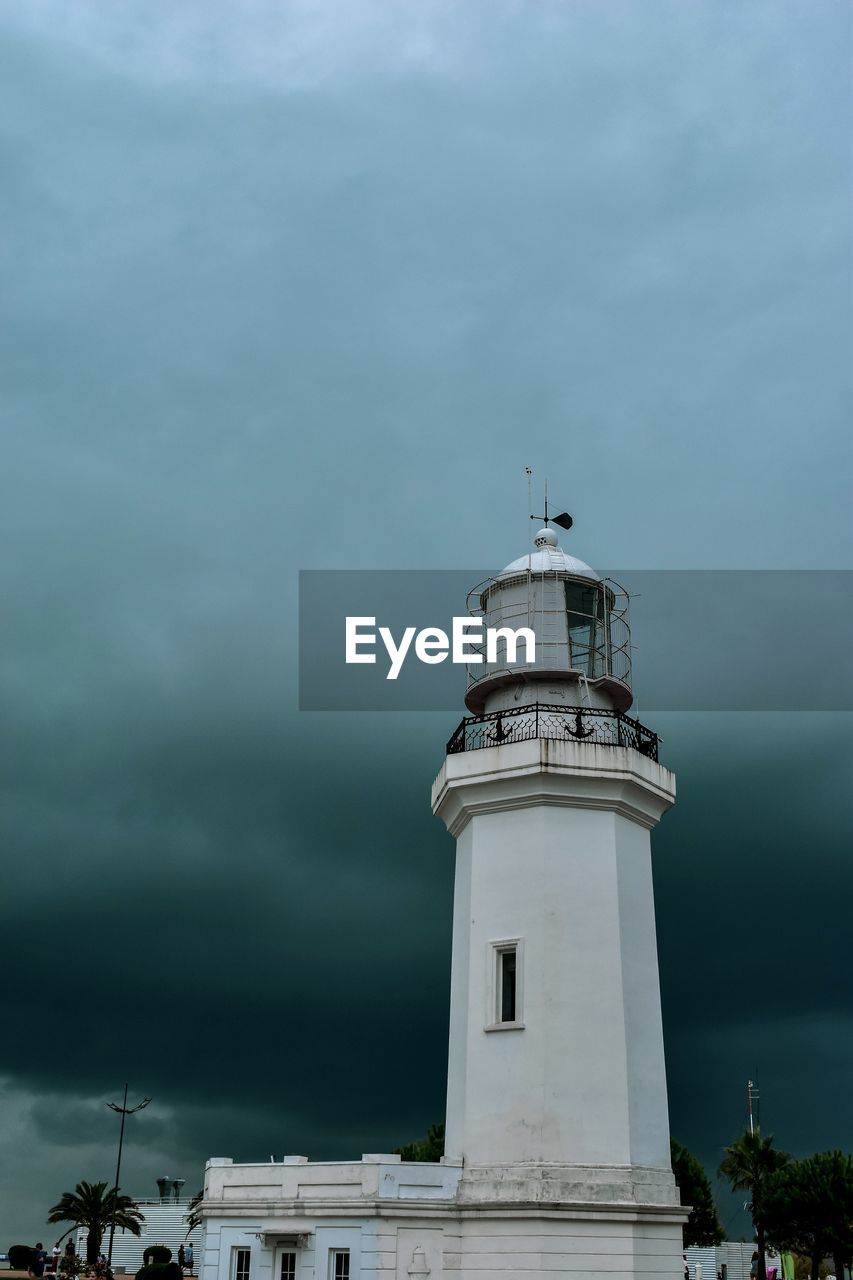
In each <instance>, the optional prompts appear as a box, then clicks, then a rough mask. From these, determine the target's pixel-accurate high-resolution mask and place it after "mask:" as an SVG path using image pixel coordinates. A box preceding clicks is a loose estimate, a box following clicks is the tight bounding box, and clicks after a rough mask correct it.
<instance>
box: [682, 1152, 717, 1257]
mask: <svg viewBox="0 0 853 1280" xmlns="http://www.w3.org/2000/svg"><path fill="white" fill-rule="evenodd" d="M669 1148H670V1153H671V1155H672V1172H673V1173H674V1174H675V1181H676V1182H677V1183H678V1190H679V1193H680V1195H681V1203H682V1204H689V1205H692V1206H693V1207H692V1209H691V1210H690V1217H689V1218H688V1219H687V1221H686V1222H685V1224H684V1247H685V1249H687V1248H689V1247H690V1245H694V1244H699V1245H709V1244H722V1242H723V1228H722V1226H721V1225H720V1219H719V1217H718V1216H717V1206H716V1204H715V1203H714V1193H713V1191H712V1190H711V1183H710V1181H709V1179H708V1175H707V1173H706V1172H705V1170H704V1169H703V1168H702V1166H701V1164H700V1163H699V1161H698V1160H697V1159H696V1157H695V1156H694V1155H692V1154H691V1153H690V1152H689V1151H688V1150H687V1148H686V1147H684V1146H682V1145H681V1143H680V1142H676V1141H675V1139H674V1138H671V1139H670V1143H669Z"/></svg>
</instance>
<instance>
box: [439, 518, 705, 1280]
mask: <svg viewBox="0 0 853 1280" xmlns="http://www.w3.org/2000/svg"><path fill="white" fill-rule="evenodd" d="M565 519H566V521H567V523H569V524H571V521H570V519H569V518H568V517H566V518H565ZM534 545H535V550H534V551H533V552H532V553H531V554H529V555H526V556H523V557H522V558H521V559H519V560H515V561H513V563H512V564H510V565H508V566H507V567H506V569H505V570H504V571H503V572H502V573H500V574H499V575H498V576H497V577H496V578H494V579H492V580H490V581H489V582H488V583H486V584H484V585H483V586H482V587H481V588H480V589H479V590H478V591H476V592H475V593H473V611H474V612H477V613H480V614H482V615H483V616H484V620H485V622H486V624H487V625H488V626H489V627H496V626H497V627H500V626H504V627H508V628H511V629H515V628H518V627H519V626H522V625H526V626H530V627H532V629H533V630H534V632H535V635H536V640H537V644H536V654H535V660H534V661H533V662H531V663H529V664H527V665H522V666H518V665H510V664H508V663H507V662H506V661H505V659H504V658H502V656H501V654H500V653H499V654H498V660H497V661H496V662H492V663H491V664H489V663H486V662H485V661H482V662H480V663H478V664H472V666H471V669H470V683H469V688H468V693H467V697H466V702H467V705H468V708H469V709H470V710H472V711H473V712H474V713H475V714H474V715H472V716H471V717H469V718H467V719H465V720H463V722H462V724H461V725H460V726H459V728H458V730H457V731H456V733H455V734H454V735H453V737H452V738H451V740H450V742H449V743H448V748H447V757H446V759H445V762H444V765H443V767H442V769H441V772H440V773H439V775H438V778H437V779H436V781H435V783H434V786H433V810H434V812H435V813H436V814H438V815H439V816H440V817H441V818H442V819H443V821H444V822H445V824H446V826H447V828H448V830H449V831H450V833H451V834H452V835H453V836H454V837H455V838H456V881H455V896H454V922H453V963H452V986H451V1011H450V1050H449V1063H448V1083H447V1122H446V1148H445V1155H446V1158H448V1159H450V1160H454V1159H455V1160H458V1161H461V1162H462V1175H461V1179H460V1184H459V1188H458V1193H457V1195H458V1199H459V1201H460V1202H462V1203H465V1204H467V1205H470V1206H471V1208H472V1209H473V1208H474V1206H475V1205H476V1206H480V1207H482V1208H483V1209H484V1210H485V1209H487V1208H488V1209H489V1211H490V1214H491V1215H492V1218H493V1215H494V1213H495V1211H501V1212H502V1213H503V1214H504V1215H505V1229H504V1232H503V1233H499V1235H500V1238H501V1246H502V1248H503V1250H504V1251H505V1252H506V1251H509V1252H514V1253H515V1256H516V1266H515V1269H516V1270H517V1272H518V1274H525V1275H528V1274H531V1275H532V1274H537V1275H538V1274H540V1273H542V1274H544V1273H545V1271H547V1270H548V1269H549V1268H548V1263H547V1259H548V1257H551V1258H552V1259H553V1258H556V1257H557V1256H561V1257H562V1258H563V1261H564V1265H565V1266H566V1268H567V1269H569V1270H571V1271H572V1274H574V1272H575V1270H577V1269H578V1268H580V1271H581V1272H582V1273H583V1274H599V1273H600V1272H604V1271H606V1272H607V1274H609V1275H611V1276H613V1275H620V1276H629V1275H635V1274H636V1275H638V1274H641V1273H642V1274H647V1275H654V1276H673V1277H675V1276H680V1275H681V1271H682V1263H681V1222H682V1221H683V1213H684V1211H683V1210H681V1209H680V1208H679V1207H678V1206H679V1199H678V1193H677V1190H676V1187H675V1183H674V1179H673V1176H672V1172H671V1166H670V1152H669V1124H668V1115H667V1097H666V1077H665V1067H664V1052H663V1034H662V1027H661V1009H660V990H659V981H658V966H657V949H656V940H655V918H654V901H653V893H652V871H651V849H650V839H649V837H650V832H651V830H652V828H653V827H654V826H655V825H656V824H657V822H658V821H659V819H660V818H661V816H662V814H663V813H664V812H665V811H666V810H667V809H668V808H669V807H670V806H671V804H672V803H673V800H674V798H675V779H674V777H673V775H672V774H671V773H670V772H669V771H668V770H667V769H665V768H663V766H662V765H660V764H659V763H658V758H657V757H658V751H657V747H658V740H657V738H656V736H655V735H654V734H653V733H652V732H651V731H649V730H647V729H645V728H644V727H643V726H642V725H640V724H639V723H638V722H637V721H636V720H634V719H632V718H631V717H630V716H628V715H626V711H627V709H628V708H629V707H630V705H631V701H632V695H631V688H630V679H631V675H630V642H629V633H628V624H627V596H626V595H625V593H624V592H622V590H621V589H620V588H619V587H618V586H617V585H616V584H615V583H612V582H610V581H603V580H602V579H601V578H600V577H599V576H598V574H596V573H595V572H594V570H592V569H591V568H590V567H589V566H588V565H586V564H584V563H583V561H581V560H578V559H576V558H574V557H573V556H571V555H568V554H566V553H565V552H564V551H563V550H562V549H561V548H560V547H559V545H558V542H557V537H556V534H555V532H554V530H553V529H552V528H550V527H549V526H548V525H547V524H546V527H545V528H543V529H541V530H540V531H539V533H537V535H536V537H535V540H534ZM470 600H471V597H469V601H470ZM484 656H485V655H484ZM519 1214H521V1215H522V1217H521V1218H519V1217H518V1216H517V1215H519ZM511 1221H513V1222H514V1223H515V1225H514V1226H513V1227H511V1226H510V1222H511ZM516 1237H518V1239H516ZM522 1258H525V1259H526V1260H527V1266H526V1268H525V1267H524V1266H522V1265H521V1259H522ZM543 1258H544V1259H545V1261H544V1262H543V1261H542V1259H543ZM536 1259H539V1261H538V1262H537V1261H536ZM569 1259H574V1260H575V1261H574V1262H572V1263H571V1264H570V1263H569ZM512 1269H513V1268H512V1267H511V1266H510V1267H509V1270H510V1271H511V1270H512ZM463 1270H464V1268H463ZM494 1270H495V1273H496V1274H498V1273H503V1268H502V1267H500V1266H497V1265H495V1266H494Z"/></svg>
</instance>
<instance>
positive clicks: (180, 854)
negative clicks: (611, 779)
mask: <svg viewBox="0 0 853 1280" xmlns="http://www.w3.org/2000/svg"><path fill="white" fill-rule="evenodd" d="M849 27H850V10H849V7H848V6H846V5H843V4H840V3H835V2H834V0H818V2H817V3H815V2H814V0H811V2H809V3H806V2H805V0H803V2H802V3H792V2H790V0H787V2H786V0H766V2H762V0H753V2H751V3H747V4H735V3H728V2H727V0H708V2H707V3H702V2H700V0H695V2H692V3H689V4H686V3H684V2H683V0H672V2H670V3H667V2H665V0H650V2H648V3H643V4H637V3H625V4H623V3H619V2H618V0H608V2H607V3H601V2H600V0H596V2H594V0H560V2H555V0H539V2H537V3H529V2H528V3H510V2H509V0H457V2H456V3H450V2H449V0H448V2H445V3H443V2H442V0H420V2H419V3H414V0H412V2H411V3H392V2H391V0H381V2H379V0H377V2H375V3H374V2H370V0H337V2H336V3H330V2H328V0H316V2H314V3H286V2H285V0H278V2H274V0H243V2H242V3H240V2H238V0H232V2H231V3H230V4H227V3H224V0H195V2H192V0H185V2H183V3H179V4H175V3H173V2H172V0H128V2H127V3H123V4H121V5H116V4H113V3H110V2H109V0H100V2H99V3H89V2H86V0H31V2H30V3H28V4H26V5H19V4H14V3H11V0H5V2H4V3H2V4H0V102H2V110H0V164H1V165H2V171H0V232H2V235H0V325H2V342H1V343H0V361H2V371H1V372H2V377H0V396H2V423H3V438H4V446H3V465H2V470H0V485H2V494H0V531H2V545H3V548H4V555H3V557H2V565H0V574H2V598H3V601H4V611H3V612H4V624H3V634H2V653H0V697H2V715H1V716H0V735H2V737H0V788H1V789H2V807H0V824H2V831H1V832H0V838H2V858H3V867H4V871H3V880H2V886H3V891H2V910H3V915H4V919H5V926H6V927H5V932H4V942H5V945H4V956H3V960H4V964H3V980H2V1001H3V1004H2V1010H0V1026H2V1036H0V1077H2V1082H3V1091H2V1094H0V1250H3V1249H5V1248H6V1247H7V1246H8V1245H10V1244H12V1243H14V1242H17V1241H21V1240H24V1241H26V1240H32V1239H33V1238H34V1237H36V1236H37V1235H40V1236H43V1237H44V1238H45V1239H47V1238H48V1236H47V1233H46V1231H45V1228H44V1226H43V1224H44V1219H45V1213H46V1210H47V1209H48V1208H49V1206H50V1205H51V1204H53V1203H54V1202H55V1201H56V1200H57V1199H58V1198H59V1196H60V1194H61V1193H62V1192H63V1191H64V1190H65V1189H67V1188H70V1187H72V1186H73V1184H74V1183H75V1182H77V1181H78V1180H79V1179H80V1178H87V1179H90V1180H99V1179H105V1180H106V1179H109V1178H111V1177H112V1173H113V1160H114V1144H115V1139H116V1137H117V1124H116V1122H115V1117H114V1116H112V1114H111V1113H110V1112H108V1111H107V1109H106V1108H105V1106H104V1101H105V1099H108V1098H117V1097H118V1096H120V1090H121V1088H122V1085H123V1083H124V1081H125V1080H126V1079H127V1080H129V1081H130V1083H131V1090H132V1097H133V1098H136V1096H137V1095H138V1096H141V1095H142V1094H150V1095H152V1097H153V1098H154V1102H153V1103H152V1105H151V1107H150V1108H149V1109H148V1110H147V1111H146V1112H145V1113H143V1114H142V1115H141V1116H139V1117H138V1118H136V1119H134V1120H133V1121H131V1122H130V1127H129V1131H128V1146H127V1156H126V1164H125V1168H124V1172H123V1176H122V1183H123V1186H124V1187H125V1189H126V1190H128V1191H130V1192H132V1193H134V1194H137V1195H148V1194H152V1193H153V1192H154V1191H155V1186H154V1179H155V1178H156V1177H157V1176H158V1175H161V1174H164V1173H168V1174H171V1175H173V1176H181V1177H184V1178H186V1180H187V1189H188V1190H194V1189H195V1188H196V1187H197V1186H200V1185H201V1179H202V1169H203V1163H204V1160H205V1158H206V1157H207V1156H209V1155H230V1156H233V1157H235V1158H236V1159H252V1158H256V1157H257V1158H260V1159H264V1160H265V1159H267V1158H268V1156H269V1155H270V1153H275V1154H276V1155H277V1156H280V1155H282V1154H283V1153H285V1152H302V1153H305V1154H307V1155H310V1156H314V1157H321V1158H330V1157H334V1156H344V1157H349V1156H356V1157H357V1156H358V1155H359V1154H360V1153H361V1152H362V1151H371V1150H373V1151H376V1150H388V1149H390V1148H391V1147H393V1146H396V1145H398V1144H399V1143H401V1142H403V1141H405V1140H407V1139H410V1138H413V1137H415V1136H417V1135H418V1134H419V1133H420V1132H421V1131H423V1130H424V1129H425V1128H426V1127H427V1125H428V1124H429V1123H430V1122H431V1121H434V1120H438V1119H440V1118H442V1116H443V1107H444V1085H445V1076H444V1073H445V1057H446V1034H447V1002H448V979H449V946H450V913H451V905H452V904H451V889H452V851H453V847H452V842H451V841H450V839H449V837H447V835H446V833H445V832H444V830H443V828H442V827H441V825H440V824H439V823H438V822H437V821H436V820H434V819H433V818H432V817H431V815H430V813H429V786H430V783H431V780H432V777H433V775H434V773H435V772H436V771H437V769H438V767H439V765H440V763H441V758H442V749H443V743H444V741H445V740H446V738H447V736H448V734H449V732H450V730H451V729H452V728H453V725H454V722H455V717H454V716H453V715H452V714H450V715H448V714H440V713H432V714H430V713H423V714H386V715H381V714H373V715H367V714H356V713H352V714H349V715H346V714H333V713H323V714H320V713H315V714H311V713H307V712H302V713H299V712H298V711H297V710H296V673H295V663H296V644H295V638H296V612H295V609H296V582H297V573H298V570H299V569H300V568H359V567H370V568H405V567H408V566H412V567H416V568H440V567H446V568H459V567H464V566H466V565H470V564H483V565H494V566H495V567H499V566H500V565H501V564H503V563H505V562H506V561H508V560H510V559H512V558H514V557H516V556H518V555H521V554H523V553H524V551H525V550H526V549H527V546H526V543H525V539H526V537H527V532H528V530H527V528H526V526H527V523H528V522H527V518H526V512H527V507H526V502H527V499H526V487H525V482H524V476H523V469H524V467H525V465H530V466H532V467H533V468H534V470H535V471H536V473H537V477H538V478H539V479H541V478H542V477H544V476H545V475H547V476H548V478H549V482H550V486H551V492H552V494H555V495H556V497H557V500H558V501H560V502H561V503H564V504H565V505H566V506H568V508H569V509H570V510H571V511H572V512H573V514H574V516H575V520H576V527H575V529H574V530H573V531H572V533H571V535H569V537H568V538H567V539H566V543H567V545H570V549H571V550H572V551H573V552H575V554H578V555H580V556H582V557H583V558H584V559H586V560H588V561H589V562H591V563H593V564H597V565H602V566H607V567H610V566H614V565H623V566H627V567H633V568H637V569H643V568H645V569H658V568H679V569H691V568H772V569H787V568H798V569H808V568H849V567H850V560H851V556H850V553H851V516H850V511H851V502H850V499H851V430H850V428H851V388H850V381H851V378H850V374H851V362H850V350H851V316H850V284H851V262H850V255H851V235H850V229H851V222H850V191H851V172H850V169H851V162H850V155H851V151H850V143H851V137H850V111H849V76H850V69H851V67H850V30H849ZM461 603H462V602H461V601H460V605H461ZM794 607H796V608H801V607H803V602H802V601H796V602H793V603H792V608H794ZM635 638H636V640H637V643H638V645H639V646H640V652H641V647H642V636H641V635H639V634H638V635H636V637H635ZM685 643H689V637H685ZM819 661H820V654H819V652H816V653H804V654H803V678H804V679H808V672H809V667H810V665H812V664H813V663H819ZM640 693H642V691H640ZM461 710H462V706H461V694H460V708H459V711H460V714H461ZM654 727H655V728H657V729H659V731H660V732H662V733H663V735H664V738H665V760H666V763H668V764H670V765H671V766H672V767H673V768H675V769H676V771H677V772H678V778H679V801H678V805H677V807H676V809H675V810H674V811H673V812H672V813H671V814H670V815H668V816H667V818H666V819H665V820H664V822H663V824H662V826H661V828H660V829H659V831H658V832H657V834H656V835H655V838H654V849H655V877H656V894H657V912H658V934H659V948H660V958H661V980H662V994H663V1006H664V1019H665V1025H666V1035H667V1053H668V1070H669V1082H670V1101H671V1113H672V1127H673V1131H674V1133H675V1134H676V1135H677V1136H678V1137H679V1138H680V1139H681V1141H683V1142H685V1143H687V1144H688V1145H689V1146H690V1147H691V1148H692V1149H694V1150H695V1151H696V1153H697V1154H698V1155H699V1156H700V1157H701V1158H702V1159H703V1160H704V1161H705V1163H706V1164H707V1166H708V1167H709V1169H711V1170H713V1169H715V1168H716V1165H717V1164H718V1162H719V1158H720V1153H721V1147H722V1145H723V1144H724V1143H725V1142H727V1141H730V1140H731V1139H732V1138H733V1137H734V1136H735V1135H736V1134H737V1132H738V1131H739V1129H740V1128H741V1126H742V1124H743V1121H744V1104H745V1088H746V1080H747V1078H748V1076H750V1075H753V1074H756V1073H757V1077H758V1079H759V1081H760V1084H761V1089H762V1107H763V1113H762V1114H763V1119H764V1122H765V1126H766V1127H767V1128H768V1129H771V1130H773V1131H775V1133H776V1135H777V1138H778V1140H779V1142H780V1144H781V1145H783V1146H785V1147H787V1148H789V1149H791V1150H793V1151H796V1152H798V1153H806V1152H808V1151H811V1150H814V1149H825V1148H827V1147H830V1146H836V1145H840V1146H846V1147H847V1148H848V1149H850V1148H851V1146H853V1112H851V1095H850V1089H849V1062H850V1055H851V1052H853V1024H851V1016H850V991H849V955H850V920H851V895H853V868H851V862H850V858H849V854H850V838H851V812H850V800H849V785H848V784H849V771H850V765H851V725H850V718H849V716H844V715H841V714H835V715H833V714H828V713H824V714H820V715H818V714H808V713H800V714H797V715H786V714H784V713H782V712H777V713H773V714H763V715H758V714H754V715H746V714H740V715H734V714H706V715H698V714H696V715H688V714H686V713H682V714H678V713H671V714H667V715H666V716H660V717H659V718H658V719H657V720H656V722H655V725H654ZM330 797H332V799H331V800H330ZM727 1211H728V1210H727ZM731 1229H732V1230H733V1231H736V1232H737V1234H739V1233H740V1230H741V1229H742V1224H741V1221H740V1219H738V1218H737V1217H734V1218H732V1226H731ZM52 1238H53V1237H52V1236H51V1239H52Z"/></svg>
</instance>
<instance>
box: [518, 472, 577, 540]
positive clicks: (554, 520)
mask: <svg viewBox="0 0 853 1280" xmlns="http://www.w3.org/2000/svg"><path fill="white" fill-rule="evenodd" d="M524 472H525V475H526V476H527V493H528V503H527V505H528V509H529V507H530V482H531V479H532V476H533V472H532V471H531V470H530V467H525V468H524ZM530 519H531V520H543V521H544V522H545V528H546V529H547V528H548V525H549V524H558V525H559V526H560V528H561V529H571V527H572V525H573V524H574V520H572V517H571V516H570V515H569V513H568V511H561V512H560V514H559V515H558V516H549V514H548V481H547V480H546V481H545V514H544V516H535V515H533V514H531V516H530Z"/></svg>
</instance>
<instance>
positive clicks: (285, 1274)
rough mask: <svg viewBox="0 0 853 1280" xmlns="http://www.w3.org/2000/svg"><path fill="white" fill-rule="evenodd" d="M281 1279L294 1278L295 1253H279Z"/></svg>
mask: <svg viewBox="0 0 853 1280" xmlns="http://www.w3.org/2000/svg"><path fill="white" fill-rule="evenodd" d="M281 1280H296V1254H295V1253H283V1254H282V1255H281Z"/></svg>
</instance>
